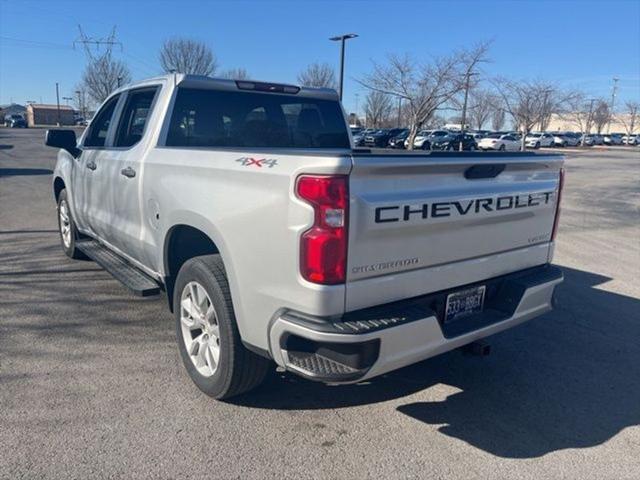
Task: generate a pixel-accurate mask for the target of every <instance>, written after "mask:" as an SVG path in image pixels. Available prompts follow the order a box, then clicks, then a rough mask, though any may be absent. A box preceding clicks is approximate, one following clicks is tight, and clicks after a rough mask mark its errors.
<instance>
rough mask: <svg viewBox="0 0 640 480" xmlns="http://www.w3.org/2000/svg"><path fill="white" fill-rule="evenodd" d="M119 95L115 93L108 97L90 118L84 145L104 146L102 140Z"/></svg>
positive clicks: (104, 138)
mask: <svg viewBox="0 0 640 480" xmlns="http://www.w3.org/2000/svg"><path fill="white" fill-rule="evenodd" d="M119 98H120V95H116V96H115V97H113V98H112V99H110V100H109V101H108V102H107V103H106V104H105V105H104V106H103V107H102V109H100V111H99V112H98V113H96V116H95V117H94V119H93V120H91V126H90V127H89V133H88V134H87V137H86V138H85V140H84V146H85V147H104V142H105V141H106V140H107V133H108V132H109V126H110V125H111V120H112V117H113V111H114V110H115V109H116V105H117V104H118V99H119Z"/></svg>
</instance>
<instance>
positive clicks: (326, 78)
mask: <svg viewBox="0 0 640 480" xmlns="http://www.w3.org/2000/svg"><path fill="white" fill-rule="evenodd" d="M298 83H299V84H300V85H303V86H305V87H315V88H336V74H335V72H334V71H333V68H332V67H331V65H329V64H328V63H312V64H311V65H309V66H308V67H307V68H306V69H305V70H303V71H302V72H300V73H299V74H298Z"/></svg>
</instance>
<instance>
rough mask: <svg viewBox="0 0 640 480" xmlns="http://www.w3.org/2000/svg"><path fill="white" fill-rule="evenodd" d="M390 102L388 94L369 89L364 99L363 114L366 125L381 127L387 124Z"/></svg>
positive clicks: (389, 116) (389, 114) (390, 109)
mask: <svg viewBox="0 0 640 480" xmlns="http://www.w3.org/2000/svg"><path fill="white" fill-rule="evenodd" d="M391 111H392V103H391V98H390V97H389V95H387V94H385V93H382V92H378V91H376V90H370V91H369V93H367V98H366V99H365V101H364V114H365V118H366V124H367V127H372V128H381V127H386V126H388V125H389V123H390V122H389V120H390V118H391Z"/></svg>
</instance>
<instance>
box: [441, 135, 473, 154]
mask: <svg viewBox="0 0 640 480" xmlns="http://www.w3.org/2000/svg"><path fill="white" fill-rule="evenodd" d="M460 142H462V149H463V150H470V151H474V150H477V149H478V144H477V143H476V140H475V139H474V138H473V137H472V136H471V135H469V134H467V133H465V134H464V135H463V134H461V133H455V134H449V135H445V136H444V137H440V138H438V139H437V140H434V142H433V143H432V144H431V150H458V149H459V148H460Z"/></svg>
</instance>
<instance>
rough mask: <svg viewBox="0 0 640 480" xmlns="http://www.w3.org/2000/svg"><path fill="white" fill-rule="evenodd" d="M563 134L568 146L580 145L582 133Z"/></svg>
mask: <svg viewBox="0 0 640 480" xmlns="http://www.w3.org/2000/svg"><path fill="white" fill-rule="evenodd" d="M562 136H563V137H564V139H565V141H566V146H567V147H576V146H578V145H580V139H581V137H582V135H581V134H579V133H575V132H564V133H563V134H562Z"/></svg>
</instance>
